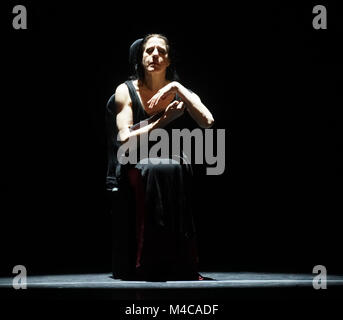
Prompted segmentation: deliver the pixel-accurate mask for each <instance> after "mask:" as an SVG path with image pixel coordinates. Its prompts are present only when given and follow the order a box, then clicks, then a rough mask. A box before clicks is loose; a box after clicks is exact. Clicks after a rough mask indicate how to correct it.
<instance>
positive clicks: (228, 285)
mask: <svg viewBox="0 0 343 320" xmlns="http://www.w3.org/2000/svg"><path fill="white" fill-rule="evenodd" d="M201 275H203V276H205V277H209V278H212V279H213V280H203V281H165V282H148V281H123V280H119V279H113V278H112V275H111V274H109V273H101V274H59V275H35V276H30V275H28V277H27V282H26V285H27V288H26V289H17V290H15V289H14V287H13V278H10V277H7V278H4V277H3V278H0V291H1V293H2V296H3V297H4V296H5V297H7V298H13V299H16V298H18V299H35V298H40V299H41V298H43V299H94V298H95V299H111V300H112V299H114V300H121V299H123V300H130V299H135V300H145V299H154V300H163V299H220V300H225V299H231V298H238V299H241V298H242V299H245V298H248V299H250V298H252V299H255V298H256V299H261V298H273V299H275V298H296V299H299V298H300V299H304V298H305V299H306V298H310V299H312V298H322V297H326V298H341V297H343V276H342V275H327V288H326V289H319V290H318V289H317V290H316V289H315V288H314V287H313V279H314V276H315V275H313V274H290V273H254V272H201Z"/></svg>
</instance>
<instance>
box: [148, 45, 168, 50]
mask: <svg viewBox="0 0 343 320" xmlns="http://www.w3.org/2000/svg"><path fill="white" fill-rule="evenodd" d="M154 47H155V46H149V47H146V48H145V50H148V49H151V48H154ZM157 48H158V49H162V50H164V51H167V48H164V47H161V46H157Z"/></svg>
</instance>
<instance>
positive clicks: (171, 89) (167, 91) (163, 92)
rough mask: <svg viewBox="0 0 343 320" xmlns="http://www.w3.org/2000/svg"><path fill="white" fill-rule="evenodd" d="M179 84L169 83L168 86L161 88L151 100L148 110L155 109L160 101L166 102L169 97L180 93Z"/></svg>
mask: <svg viewBox="0 0 343 320" xmlns="http://www.w3.org/2000/svg"><path fill="white" fill-rule="evenodd" d="M177 85H178V83H177V82H176V81H173V82H170V83H168V84H167V85H166V86H164V87H163V88H161V89H160V90H158V91H157V93H156V94H155V95H153V96H152V97H151V99H150V100H149V101H148V104H149V105H148V108H149V109H153V108H154V107H155V106H156V105H157V104H158V103H159V101H160V100H161V99H162V100H164V99H165V98H166V97H168V96H169V95H171V94H174V95H175V94H176V93H177V91H178V87H177Z"/></svg>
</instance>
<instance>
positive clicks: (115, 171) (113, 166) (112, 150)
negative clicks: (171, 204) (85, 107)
mask: <svg viewBox="0 0 343 320" xmlns="http://www.w3.org/2000/svg"><path fill="white" fill-rule="evenodd" d="M125 84H126V85H127V87H128V90H129V94H130V98H131V101H132V113H133V127H134V126H135V125H138V124H139V123H140V122H141V121H143V120H148V121H149V122H150V121H155V120H157V119H158V118H159V117H161V115H162V114H163V111H162V112H161V113H158V114H156V115H153V116H150V115H149V114H148V113H147V112H146V111H145V110H144V107H143V105H142V103H141V100H140V98H139V96H138V93H137V91H136V88H135V86H134V84H133V82H132V80H127V81H125ZM176 99H177V100H180V98H179V97H178V96H177V94H176V95H175V100H176ZM115 109H116V108H115V97H114V95H113V96H112V97H111V98H110V99H109V101H108V103H107V108H106V127H107V154H108V160H107V162H108V163H107V177H106V189H107V190H113V188H118V187H119V185H120V180H121V178H122V174H123V170H122V169H123V168H122V165H121V164H120V163H119V162H118V159H117V151H118V148H119V147H120V142H119V141H118V140H117V135H118V128H117V126H116V110H115ZM191 122H192V121H191V120H190V116H189V115H188V112H184V114H183V115H182V116H180V117H179V118H177V119H176V120H174V121H172V122H171V123H169V124H168V125H167V126H166V127H165V128H164V129H165V130H167V131H169V132H170V130H171V129H173V128H177V129H183V128H186V127H189V124H190V123H191Z"/></svg>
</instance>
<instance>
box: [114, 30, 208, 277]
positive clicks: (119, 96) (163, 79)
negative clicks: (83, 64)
mask: <svg viewBox="0 0 343 320" xmlns="http://www.w3.org/2000/svg"><path fill="white" fill-rule="evenodd" d="M138 52H139V53H138V56H137V67H136V75H135V79H133V80H130V81H126V82H125V83H122V84H120V85H119V86H118V87H117V89H116V92H115V102H116V107H117V116H116V124H117V129H118V138H119V139H120V142H121V143H126V142H128V141H130V140H135V138H137V139H139V138H142V136H144V135H147V134H149V133H150V132H151V131H152V130H154V129H156V128H164V129H166V130H168V132H170V131H169V130H170V129H173V128H176V127H179V128H180V127H181V128H182V127H183V119H184V118H185V117H186V115H187V114H189V115H190V117H191V118H193V119H194V120H195V122H196V123H197V124H198V125H199V126H200V127H202V128H209V127H211V126H212V124H213V122H214V120H213V117H212V115H211V113H210V111H209V110H208V109H207V108H206V107H205V106H204V104H203V103H202V102H201V100H200V98H199V97H198V96H197V95H196V94H195V93H193V92H191V91H190V90H188V89H186V88H185V87H184V86H183V85H182V84H181V83H179V82H177V81H175V72H173V66H172V62H173V61H172V59H171V57H170V45H169V41H168V39H167V38H166V37H164V36H163V35H160V34H150V35H147V36H146V37H145V38H144V39H143V41H142V42H141V44H140V50H139V51H138ZM146 119H149V121H148V124H147V125H145V126H134V125H136V124H138V123H140V122H141V121H144V120H146ZM170 158H171V157H170ZM139 160H140V161H139V162H138V164H129V165H125V166H123V168H121V170H119V171H120V174H121V175H124V176H125V177H127V180H128V183H129V185H130V186H131V188H132V189H133V190H134V193H135V198H136V199H135V201H136V238H137V252H136V276H137V278H139V279H144V280H149V279H165V280H168V279H180V280H181V279H189V280H192V279H201V276H199V275H198V273H197V262H198V257H197V253H196V244H195V229H194V223H193V218H192V213H191V202H190V200H191V199H190V198H191V194H190V192H191V190H192V189H191V188H192V187H191V179H190V178H191V175H192V171H191V167H190V165H189V164H188V163H187V160H186V159H180V160H182V161H177V160H175V157H173V160H171V159H159V160H160V161H159V163H158V164H154V163H156V162H153V163H152V162H149V161H146V160H147V159H139Z"/></svg>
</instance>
